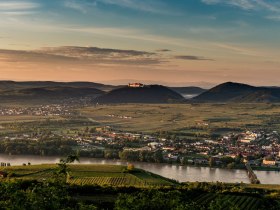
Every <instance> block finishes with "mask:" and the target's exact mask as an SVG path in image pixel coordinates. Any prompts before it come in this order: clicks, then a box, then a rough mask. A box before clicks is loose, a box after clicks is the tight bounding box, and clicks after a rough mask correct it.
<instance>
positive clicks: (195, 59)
mask: <svg viewBox="0 0 280 210" xmlns="http://www.w3.org/2000/svg"><path fill="white" fill-rule="evenodd" d="M174 58H176V59H181V60H192V61H214V60H213V59H210V58H204V57H201V56H195V55H177V56H174Z"/></svg>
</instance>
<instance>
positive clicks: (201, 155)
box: [0, 116, 280, 170]
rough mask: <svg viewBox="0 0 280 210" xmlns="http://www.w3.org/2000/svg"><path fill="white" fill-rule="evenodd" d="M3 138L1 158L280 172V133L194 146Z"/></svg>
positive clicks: (104, 132) (107, 134) (127, 139)
mask: <svg viewBox="0 0 280 210" xmlns="http://www.w3.org/2000/svg"><path fill="white" fill-rule="evenodd" d="M118 117H120V116H118ZM122 117H123V116H122ZM1 138H2V139H1V143H0V152H2V153H7V154H35V155H64V154H67V153H71V152H75V151H79V153H80V155H81V156H85V157H95V158H109V159H110V158H111V159H123V160H127V161H143V162H158V163H160V162H166V163H177V164H184V165H185V164H186V165H196V166H210V167H226V168H244V167H245V164H246V163H247V164H250V165H251V166H252V167H253V168H259V169H262V170H266V169H269V170H271V169H274V170H280V135H279V133H278V132H277V131H270V132H268V131H245V132H243V133H229V134H228V135H225V136H222V137H221V138H218V139H213V140H212V139H201V140H197V141H194V140H188V139H180V138H178V137H174V136H168V135H166V134H165V133H163V134H160V133H154V134H143V133H132V132H124V131H116V130H114V129H112V127H110V126H103V127H97V126H95V127H85V128H82V129H80V130H79V129H73V130H71V129H70V130H68V131H67V132H64V133H56V132H51V131H48V132H43V131H41V132H37V133H36V132H33V133H28V134H27V133H25V134H16V135H13V134H10V135H7V136H3V137H1Z"/></svg>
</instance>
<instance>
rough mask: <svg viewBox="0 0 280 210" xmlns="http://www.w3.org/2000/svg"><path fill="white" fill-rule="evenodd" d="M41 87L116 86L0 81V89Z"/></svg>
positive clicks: (101, 87)
mask: <svg viewBox="0 0 280 210" xmlns="http://www.w3.org/2000/svg"><path fill="white" fill-rule="evenodd" d="M42 87H44V88H45V87H70V88H96V89H99V90H102V91H110V90H113V89H115V88H116V87H118V86H113V85H104V84H101V83H94V82H53V81H30V82H29V81H27V82H15V81H0V91H5V90H18V89H26V88H42Z"/></svg>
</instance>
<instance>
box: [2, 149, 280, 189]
mask: <svg viewBox="0 0 280 210" xmlns="http://www.w3.org/2000/svg"><path fill="white" fill-rule="evenodd" d="M59 160H60V158H59V157H45V156H33V155H12V156H9V155H3V154H1V155H0V162H9V163H11V165H22V164H23V163H26V164H27V163H28V162H30V163H31V164H32V165H35V164H44V163H45V164H46V163H58V162H59ZM80 163H81V164H111V165H126V164H127V162H126V161H120V160H105V159H96V158H81V159H80ZM133 164H134V165H135V167H137V168H141V169H144V170H146V171H150V172H152V173H155V174H159V175H161V176H164V177H167V178H170V179H175V180H177V181H179V182H187V181H190V182H195V181H199V182H216V181H219V182H227V183H237V182H238V183H240V182H243V183H250V180H249V179H248V177H247V174H246V171H245V170H238V169H221V168H209V167H194V166H179V165H170V164H161V163H160V164H157V163H142V162H135V163H133ZM255 173H256V175H257V177H258V179H259V180H260V181H261V183H262V184H280V172H275V171H255Z"/></svg>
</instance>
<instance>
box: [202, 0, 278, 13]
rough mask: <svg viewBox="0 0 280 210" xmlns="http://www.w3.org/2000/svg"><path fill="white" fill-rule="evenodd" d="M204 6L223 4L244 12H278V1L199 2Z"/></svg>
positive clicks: (223, 0)
mask: <svg viewBox="0 0 280 210" xmlns="http://www.w3.org/2000/svg"><path fill="white" fill-rule="evenodd" d="M201 1H202V2H203V3H205V4H209V5H211V4H224V5H231V6H236V7H239V8H241V9H244V10H268V11H271V12H280V4H279V2H278V1H264V0H201Z"/></svg>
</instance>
